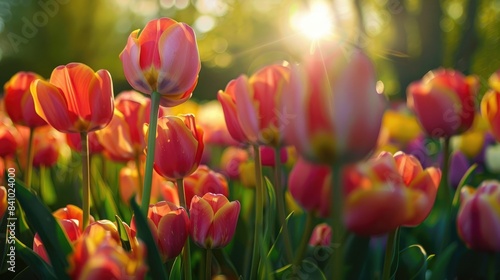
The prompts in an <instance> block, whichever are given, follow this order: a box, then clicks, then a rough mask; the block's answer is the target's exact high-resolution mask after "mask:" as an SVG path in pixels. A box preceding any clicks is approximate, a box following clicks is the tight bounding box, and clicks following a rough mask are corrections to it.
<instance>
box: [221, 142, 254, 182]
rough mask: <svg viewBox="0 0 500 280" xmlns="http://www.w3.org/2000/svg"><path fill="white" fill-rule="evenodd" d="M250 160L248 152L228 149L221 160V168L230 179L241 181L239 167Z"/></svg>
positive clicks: (232, 148)
mask: <svg viewBox="0 0 500 280" xmlns="http://www.w3.org/2000/svg"><path fill="white" fill-rule="evenodd" d="M247 160H248V152H247V151H246V150H244V149H240V148H237V147H227V148H226V149H224V151H223V152H222V156H221V158H220V168H221V169H222V170H223V173H224V174H225V175H226V176H227V177H229V179H233V180H236V179H239V178H240V171H239V167H240V165H241V164H242V163H244V162H246V161H247Z"/></svg>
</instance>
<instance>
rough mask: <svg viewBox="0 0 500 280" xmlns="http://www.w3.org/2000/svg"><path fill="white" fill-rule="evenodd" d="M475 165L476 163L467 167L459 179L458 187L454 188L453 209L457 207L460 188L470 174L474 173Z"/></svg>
mask: <svg viewBox="0 0 500 280" xmlns="http://www.w3.org/2000/svg"><path fill="white" fill-rule="evenodd" d="M477 166H478V165H477V163H474V164H473V165H471V166H470V167H469V169H467V171H466V172H465V174H464V176H463V177H462V179H460V182H459V183H458V187H457V189H456V190H455V195H454V196H453V203H452V206H453V209H457V208H458V206H459V202H460V192H461V191H462V188H463V187H464V186H465V184H466V183H467V182H468V181H469V178H470V176H471V175H472V173H474V170H476V168H477Z"/></svg>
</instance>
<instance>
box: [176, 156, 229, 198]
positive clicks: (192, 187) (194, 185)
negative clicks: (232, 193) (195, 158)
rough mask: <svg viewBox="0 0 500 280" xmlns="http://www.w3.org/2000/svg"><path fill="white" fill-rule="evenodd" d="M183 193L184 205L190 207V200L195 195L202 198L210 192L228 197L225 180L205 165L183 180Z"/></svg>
mask: <svg viewBox="0 0 500 280" xmlns="http://www.w3.org/2000/svg"><path fill="white" fill-rule="evenodd" d="M184 191H185V194H186V205H191V199H192V198H193V196H195V195H198V196H203V195H204V194H206V193H209V192H210V193H216V194H222V195H224V196H228V186H227V181H226V178H224V176H223V175H222V174H220V173H217V172H214V171H212V170H210V169H209V168H208V166H206V165H200V166H199V167H198V169H196V171H195V172H194V173H193V174H191V175H189V176H188V177H186V178H184Z"/></svg>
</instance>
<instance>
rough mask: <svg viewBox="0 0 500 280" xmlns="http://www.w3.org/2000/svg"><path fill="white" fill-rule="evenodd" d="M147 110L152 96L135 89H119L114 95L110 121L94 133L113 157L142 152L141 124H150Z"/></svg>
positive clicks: (124, 158) (122, 157)
mask: <svg viewBox="0 0 500 280" xmlns="http://www.w3.org/2000/svg"><path fill="white" fill-rule="evenodd" d="M150 110H151V99H149V98H146V97H144V96H143V95H141V94H140V93H138V92H136V91H127V92H122V93H120V94H119V95H118V96H117V97H116V100H115V111H114V114H113V118H112V119H111V122H110V123H109V125H108V126H107V127H105V128H104V129H102V130H99V131H97V132H96V134H97V138H98V139H99V142H100V143H101V144H102V145H103V146H104V148H105V149H106V152H107V154H108V155H109V156H110V157H111V158H112V159H116V160H120V161H128V160H133V159H135V158H136V157H138V156H139V155H142V154H143V153H144V148H146V142H145V141H144V124H146V123H149V113H150Z"/></svg>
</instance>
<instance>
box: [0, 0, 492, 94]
mask: <svg viewBox="0 0 500 280" xmlns="http://www.w3.org/2000/svg"><path fill="white" fill-rule="evenodd" d="M163 16H166V17H171V18H174V19H176V20H178V21H183V22H186V23H188V24H189V25H191V26H192V27H193V28H194V29H195V31H196V34H197V39H198V44H199V49H200V54H201V59H202V63H203V65H202V70H201V72H200V78H199V84H198V86H197V88H196V90H195V92H194V95H193V98H195V99H197V100H206V99H213V98H215V96H216V94H217V91H218V90H219V89H224V88H225V86H226V84H227V82H228V81H229V80H231V79H233V78H235V77H237V76H238V75H240V74H251V73H253V72H254V71H255V70H257V69H258V68H260V67H262V66H264V65H267V64H270V63H279V62H280V61H283V60H286V61H289V62H298V61H300V59H301V57H302V56H303V55H304V54H307V53H308V52H309V51H310V50H311V48H313V47H314V44H315V43H317V41H318V40H328V41H338V42H339V43H341V44H345V46H346V47H349V46H352V45H357V46H359V47H361V48H363V49H365V50H366V52H367V53H368V54H369V56H370V57H371V58H372V59H373V60H374V61H375V63H376V65H377V68H378V69H377V70H378V75H379V79H380V80H381V81H382V82H383V85H384V88H385V93H386V94H387V95H388V96H389V97H390V98H393V99H397V98H404V96H405V90H406V86H407V85H408V84H409V83H410V82H412V81H414V80H417V79H420V78H421V77H422V76H423V75H424V74H425V73H426V72H427V71H429V70H432V69H435V68H438V67H450V68H455V69H458V70H460V71H462V72H464V73H465V74H476V75H478V76H479V77H480V79H481V81H482V84H483V85H486V79H487V78H488V77H489V75H490V74H491V73H492V72H494V71H496V70H497V69H499V68H500V0H441V1H438V0H332V1H320V0H310V1H306V0H302V1H297V0H256V1H250V0H0V83H1V84H2V85H3V84H4V83H5V82H6V81H7V80H8V79H9V78H10V77H11V76H12V75H13V74H15V73H16V72H17V71H21V70H24V71H34V72H37V73H39V74H41V75H42V76H44V77H46V78H48V77H49V76H50V73H51V71H52V69H54V67H56V66H58V65H61V64H67V63H69V62H83V63H85V64H88V65H89V66H91V67H92V68H93V69H95V70H97V69H101V68H104V69H108V70H109V71H110V72H111V75H112V77H113V80H114V87H115V93H118V92H120V91H121V90H126V89H130V87H129V86H128V84H127V83H126V81H125V79H124V76H123V71H122V65H121V62H120V60H119V58H118V55H119V54H120V52H121V51H122V49H123V47H124V46H125V43H126V41H127V37H128V35H129V34H130V32H131V31H133V30H135V29H140V28H143V27H144V25H145V23H146V22H147V21H149V20H150V19H153V18H157V17H163ZM485 88H486V87H483V91H484V90H485Z"/></svg>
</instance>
